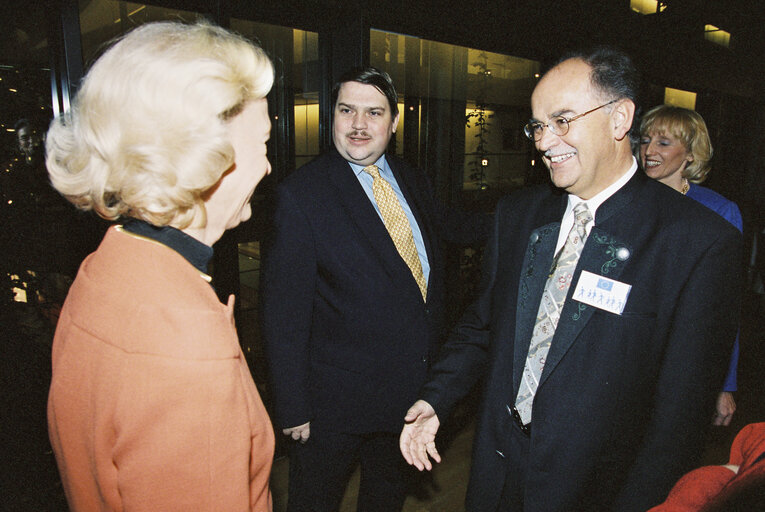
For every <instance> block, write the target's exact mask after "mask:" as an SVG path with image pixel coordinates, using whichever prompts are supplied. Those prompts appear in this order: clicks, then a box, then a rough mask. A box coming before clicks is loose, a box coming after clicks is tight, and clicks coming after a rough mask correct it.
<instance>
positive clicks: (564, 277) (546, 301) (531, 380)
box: [515, 203, 592, 424]
mask: <svg viewBox="0 0 765 512" xmlns="http://www.w3.org/2000/svg"><path fill="white" fill-rule="evenodd" d="M590 221H592V215H591V214H590V210H589V209H588V208H587V204H585V203H579V204H578V205H576V206H575V207H574V225H573V226H572V227H571V231H569V233H568V238H566V243H565V244H564V245H563V248H562V249H561V251H560V252H559V253H558V255H557V257H556V259H555V260H554V263H553V265H554V267H553V271H552V272H551V274H550V277H548V278H547V283H546V284H545V289H544V292H543V293H542V301H541V302H540V303H539V311H538V312H537V321H536V323H535V324H534V332H533V334H532V336H531V343H530V344H529V354H528V356H527V357H526V364H525V365H524V367H523V378H522V379H521V385H520V387H519V388H518V396H517V398H516V399H515V407H516V409H517V410H518V414H519V415H520V417H521V421H522V422H523V423H524V424H527V423H530V422H531V406H532V403H533V402H534V394H535V393H536V392H537V386H539V378H540V377H541V376H542V370H543V369H544V366H545V360H546V359H547V353H548V352H549V351H550V344H551V342H552V339H553V336H554V335H555V328H556V327H557V326H558V320H560V312H561V309H563V303H564V302H565V300H566V294H567V293H568V289H569V287H570V286H571V280H572V278H573V276H574V270H576V264H577V262H578V261H579V255H580V254H582V248H583V247H584V242H585V240H586V239H587V230H586V226H587V224H588V223H589V222H590Z"/></svg>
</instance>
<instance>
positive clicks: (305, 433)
mask: <svg viewBox="0 0 765 512" xmlns="http://www.w3.org/2000/svg"><path fill="white" fill-rule="evenodd" d="M282 434H284V435H285V436H290V437H291V438H292V439H294V440H295V441H300V442H301V443H305V442H306V441H308V438H309V437H310V436H311V422H310V421H309V422H308V423H303V424H302V425H298V426H297V427H291V428H285V429H284V430H282Z"/></svg>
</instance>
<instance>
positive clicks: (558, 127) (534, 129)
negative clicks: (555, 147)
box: [523, 100, 619, 142]
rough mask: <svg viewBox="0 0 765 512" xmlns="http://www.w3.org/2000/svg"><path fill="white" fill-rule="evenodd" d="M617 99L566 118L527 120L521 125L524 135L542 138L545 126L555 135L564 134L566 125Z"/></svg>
mask: <svg viewBox="0 0 765 512" xmlns="http://www.w3.org/2000/svg"><path fill="white" fill-rule="evenodd" d="M617 101H619V100H611V101H609V102H608V103H604V104H602V105H601V106H599V107H595V108H593V109H592V110H588V111H587V112H585V113H583V114H578V115H575V116H574V117H572V118H570V119H568V118H565V117H563V116H555V117H553V118H552V119H551V120H550V122H549V123H547V124H545V123H541V122H539V121H529V123H528V124H526V126H524V127H523V133H525V134H526V137H528V138H529V139H530V140H533V141H535V142H536V141H538V140H540V139H541V138H542V135H543V134H544V131H545V126H546V127H547V128H549V130H550V131H551V132H552V133H554V134H555V135H560V136H563V135H566V134H567V133H568V125H569V124H571V123H573V122H574V121H576V120H577V119H579V118H582V117H584V116H586V115H587V114H590V113H592V112H595V111H596V110H598V109H601V108H603V107H607V106H608V105H610V104H611V103H616V102H617Z"/></svg>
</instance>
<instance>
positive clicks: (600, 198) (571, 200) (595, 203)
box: [563, 156, 637, 217]
mask: <svg viewBox="0 0 765 512" xmlns="http://www.w3.org/2000/svg"><path fill="white" fill-rule="evenodd" d="M635 172H637V160H635V157H634V156H633V157H632V165H631V166H630V168H629V170H628V171H627V172H625V173H624V174H622V175H621V177H619V179H618V180H616V181H615V182H613V183H612V184H611V185H609V186H608V187H606V188H605V189H603V190H601V191H600V192H598V193H597V194H595V196H593V197H591V198H590V199H587V200H584V199H582V198H580V197H578V196H575V195H574V194H569V195H568V205H567V206H566V212H565V213H564V215H563V216H564V217H566V216H567V215H569V214H570V213H571V212H572V211H573V210H574V206H576V205H577V204H579V203H582V202H584V203H586V204H587V208H588V209H589V210H590V212H591V213H592V215H593V217H594V216H595V212H596V211H597V209H598V207H599V206H600V205H601V204H603V203H604V202H605V201H606V199H608V198H609V197H611V196H612V195H614V194H615V193H616V191H617V190H619V189H620V188H622V187H623V186H624V185H625V184H626V183H627V182H628V181H629V180H630V179H631V178H632V177H633V176H634V175H635Z"/></svg>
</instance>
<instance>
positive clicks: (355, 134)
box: [345, 130, 372, 139]
mask: <svg viewBox="0 0 765 512" xmlns="http://www.w3.org/2000/svg"><path fill="white" fill-rule="evenodd" d="M345 136H346V137H366V138H370V139H371V138H372V136H371V135H369V134H368V133H367V132H365V131H364V130H361V131H359V130H353V131H350V132H348V133H346V134H345Z"/></svg>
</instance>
